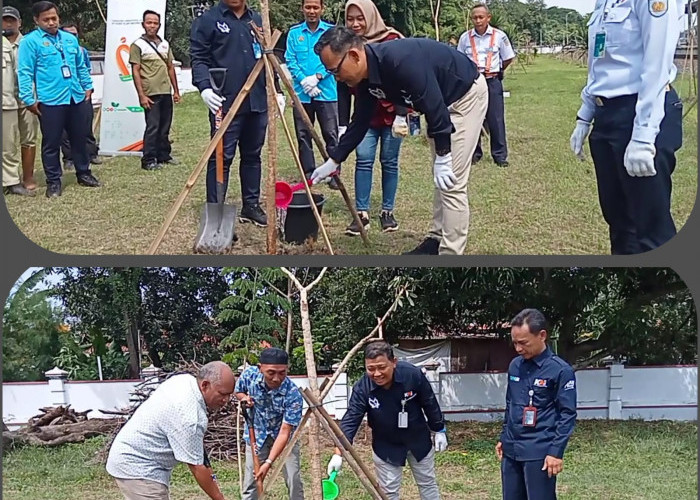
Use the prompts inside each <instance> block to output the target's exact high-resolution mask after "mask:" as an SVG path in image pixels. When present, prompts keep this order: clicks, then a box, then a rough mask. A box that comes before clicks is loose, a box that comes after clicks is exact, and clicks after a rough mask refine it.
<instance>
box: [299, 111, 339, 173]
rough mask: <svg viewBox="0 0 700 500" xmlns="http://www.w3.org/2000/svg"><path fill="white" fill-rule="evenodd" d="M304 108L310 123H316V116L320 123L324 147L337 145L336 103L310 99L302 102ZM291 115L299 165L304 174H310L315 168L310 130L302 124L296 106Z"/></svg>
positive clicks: (328, 147)
mask: <svg viewBox="0 0 700 500" xmlns="http://www.w3.org/2000/svg"><path fill="white" fill-rule="evenodd" d="M304 110H306V114H307V115H309V118H310V119H311V123H312V124H313V123H316V118H318V122H319V124H320V125H321V135H322V136H323V141H324V142H325V143H326V149H330V148H331V147H335V146H337V145H338V103H337V102H322V101H315V100H313V99H312V100H311V102H310V103H304ZM293 115H294V128H295V130H296V134H297V143H298V145H299V158H300V159H301V165H302V167H304V172H305V173H306V174H311V172H313V171H314V169H315V168H316V159H315V158H314V150H313V146H312V144H313V139H312V138H311V131H309V129H308V128H307V127H306V125H304V121H303V120H302V118H301V113H299V111H297V108H294V112H293Z"/></svg>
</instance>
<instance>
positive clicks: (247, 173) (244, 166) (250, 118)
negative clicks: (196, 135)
mask: <svg viewBox="0 0 700 500" xmlns="http://www.w3.org/2000/svg"><path fill="white" fill-rule="evenodd" d="M250 21H255V24H256V25H258V26H262V19H261V17H260V14H258V13H257V12H255V11H253V10H251V9H250V8H248V5H247V4H246V0H221V1H220V2H219V3H218V4H217V5H215V6H214V7H212V8H211V9H209V10H208V11H207V12H206V13H204V14H203V15H202V16H200V17H198V18H196V19H195V21H194V22H193V23H192V31H191V33H190V57H191V60H192V83H193V84H194V86H195V87H197V89H199V91H200V93H201V95H202V100H203V101H204V102H205V103H206V105H207V107H208V108H209V110H210V113H209V124H210V127H211V135H212V136H213V135H214V133H215V130H216V129H215V116H214V115H215V113H216V111H217V110H218V109H219V108H220V107H221V106H223V112H224V114H226V113H227V112H228V110H229V109H230V108H231V104H232V103H233V101H234V100H235V98H236V96H237V95H238V93H239V92H240V91H241V89H242V88H243V84H244V83H245V81H246V80H247V78H248V75H250V72H251V71H252V69H253V66H255V63H256V62H257V60H258V59H260V58H261V57H262V47H261V46H260V44H259V43H258V42H257V39H256V38H255V36H254V35H253V32H252V28H251V26H250V24H249V23H250ZM210 68H227V69H228V71H227V73H226V82H225V85H224V88H223V90H222V94H223V95H222V96H219V95H217V94H216V93H215V92H214V90H213V89H212V88H211V83H210V81H209V69H210ZM277 97H278V103H279V104H280V106H284V102H285V100H284V95H283V94H278V96H277ZM267 119H268V110H267V93H266V84H265V72H264V71H263V72H261V73H260V76H259V77H258V79H257V80H256V81H255V84H254V85H253V88H252V89H251V90H250V94H249V95H248V97H247V98H246V99H245V101H244V102H243V105H242V106H241V107H240V109H239V110H238V112H237V113H236V117H235V119H234V120H233V121H232V122H231V125H230V126H229V127H228V130H226V133H225V134H224V138H223V141H224V193H225V192H226V190H227V189H228V179H229V169H230V166H231V163H232V162H233V157H234V155H235V153H236V146H238V149H239V153H240V155H241V159H240V169H239V175H240V181H241V194H242V198H243V207H242V209H241V212H240V220H241V222H252V223H253V224H255V225H257V226H266V225H267V215H266V214H265V212H264V211H263V209H262V208H261V207H260V178H261V172H262V169H261V160H260V152H261V150H262V147H263V143H264V142H265V132H266V130H267ZM217 201H218V200H217V197H216V155H215V154H212V156H211V158H209V164H208V165H207V202H208V203H215V202H217Z"/></svg>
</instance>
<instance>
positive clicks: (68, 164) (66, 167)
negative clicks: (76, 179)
mask: <svg viewBox="0 0 700 500" xmlns="http://www.w3.org/2000/svg"><path fill="white" fill-rule="evenodd" d="M73 170H75V164H74V163H73V161H72V160H66V161H64V162H63V171H64V172H72V171H73Z"/></svg>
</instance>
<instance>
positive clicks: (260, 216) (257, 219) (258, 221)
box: [238, 204, 267, 227]
mask: <svg viewBox="0 0 700 500" xmlns="http://www.w3.org/2000/svg"><path fill="white" fill-rule="evenodd" d="M238 220H240V221H241V222H252V223H253V224H255V225H256V226H260V227H266V226H267V215H265V212H264V211H263V209H262V208H261V207H260V205H258V204H255V205H243V208H242V209H241V214H240V215H239V216H238Z"/></svg>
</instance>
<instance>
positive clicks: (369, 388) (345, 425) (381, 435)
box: [328, 341, 447, 500]
mask: <svg viewBox="0 0 700 500" xmlns="http://www.w3.org/2000/svg"><path fill="white" fill-rule="evenodd" d="M365 369H366V373H365V374H364V375H363V376H362V378H361V379H360V380H359V381H358V382H357V383H356V384H355V385H354V386H353V389H352V395H351V396H350V402H349V403H348V410H347V413H345V416H344V417H343V420H342V421H341V423H340V428H341V429H342V431H343V434H345V437H346V438H347V439H348V441H350V442H351V443H352V440H353V439H354V437H355V434H357V430H358V429H359V427H360V424H361V423H362V419H363V418H364V416H365V414H366V415H367V424H368V425H369V427H370V428H371V429H372V450H373V451H374V466H375V469H376V472H377V480H378V482H379V485H380V486H381V487H382V489H383V490H384V492H385V493H386V494H387V496H388V497H389V498H390V499H391V500H399V490H400V489H401V477H402V471H403V467H404V465H405V464H406V460H407V459H408V463H409V465H410V466H411V472H412V473H413V478H414V479H415V480H416V485H417V486H418V491H419V492H420V498H421V500H440V492H439V491H438V486H437V481H436V479H435V452H436V451H437V452H442V451H445V450H446V449H447V435H446V429H445V421H444V419H443V417H442V411H441V410H440V405H439V404H438V402H437V399H436V398H435V393H434V392H433V388H432V387H431V386H430V382H428V379H426V378H425V375H423V372H422V371H421V370H420V369H419V368H418V367H416V366H414V365H412V364H411V363H407V362H405V361H398V360H397V359H396V358H394V351H393V349H392V348H391V346H390V345H389V344H387V343H386V342H384V341H376V342H372V343H370V344H368V345H367V347H366V348H365ZM426 419H427V420H426ZM431 431H432V432H434V433H435V449H433V443H432V441H431V439H430V434H431ZM342 464H343V459H342V457H341V455H340V450H339V449H337V448H336V450H335V455H333V458H331V461H330V462H329V463H328V474H329V475H330V473H331V472H333V471H339V470H340V467H341V466H342Z"/></svg>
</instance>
